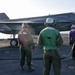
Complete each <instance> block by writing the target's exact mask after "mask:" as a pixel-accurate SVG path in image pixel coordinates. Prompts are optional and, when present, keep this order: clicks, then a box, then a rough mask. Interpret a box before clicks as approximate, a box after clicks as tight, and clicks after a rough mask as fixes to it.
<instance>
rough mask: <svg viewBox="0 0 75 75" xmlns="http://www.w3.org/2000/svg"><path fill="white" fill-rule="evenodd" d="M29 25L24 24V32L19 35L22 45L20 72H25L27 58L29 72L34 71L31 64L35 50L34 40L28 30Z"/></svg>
mask: <svg viewBox="0 0 75 75" xmlns="http://www.w3.org/2000/svg"><path fill="white" fill-rule="evenodd" d="M28 28H29V26H28V24H24V23H23V24H22V30H21V31H20V32H19V33H18V41H19V45H20V70H21V71H23V70H24V65H25V57H26V60H27V66H28V72H31V71H34V67H33V66H32V64H31V59H32V50H31V49H34V48H35V45H34V41H33V38H32V36H31V34H30V32H29V30H28Z"/></svg>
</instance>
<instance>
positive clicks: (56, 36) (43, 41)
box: [38, 18, 63, 75]
mask: <svg viewBox="0 0 75 75" xmlns="http://www.w3.org/2000/svg"><path fill="white" fill-rule="evenodd" d="M45 25H46V26H47V27H46V28H44V29H43V30H41V32H40V34H39V38H38V44H39V45H41V46H42V47H43V50H44V54H43V63H44V69H43V70H44V73H43V75H49V73H50V70H51V64H52V65H53V69H54V74H55V75H61V59H60V56H59V53H58V48H59V46H61V45H62V44H63V39H62V37H61V35H60V33H59V31H58V30H57V29H55V28H53V27H52V26H54V25H55V23H54V19H53V18H47V19H46V22H45Z"/></svg>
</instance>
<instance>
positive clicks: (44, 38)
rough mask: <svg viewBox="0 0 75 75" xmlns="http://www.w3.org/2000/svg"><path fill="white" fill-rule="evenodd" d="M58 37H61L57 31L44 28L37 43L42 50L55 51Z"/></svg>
mask: <svg viewBox="0 0 75 75" xmlns="http://www.w3.org/2000/svg"><path fill="white" fill-rule="evenodd" d="M58 35H59V36H60V37H61V35H60V33H59V31H58V30H57V29H55V28H52V27H46V28H44V29H43V30H42V31H41V32H40V35H39V39H38V43H39V44H40V45H42V46H43V49H44V50H57V49H58V45H57V36H58ZM61 40H62V38H61ZM61 40H60V41H61Z"/></svg>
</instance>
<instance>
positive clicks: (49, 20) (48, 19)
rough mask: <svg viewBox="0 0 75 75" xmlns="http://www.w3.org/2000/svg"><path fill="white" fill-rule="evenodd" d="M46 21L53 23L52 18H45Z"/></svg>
mask: <svg viewBox="0 0 75 75" xmlns="http://www.w3.org/2000/svg"><path fill="white" fill-rule="evenodd" d="M46 23H48V24H52V23H54V19H53V18H47V19H46Z"/></svg>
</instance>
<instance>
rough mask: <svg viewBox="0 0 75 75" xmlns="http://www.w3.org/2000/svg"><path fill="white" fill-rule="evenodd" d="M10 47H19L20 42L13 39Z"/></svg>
mask: <svg viewBox="0 0 75 75" xmlns="http://www.w3.org/2000/svg"><path fill="white" fill-rule="evenodd" d="M10 45H11V46H18V41H17V39H12V40H11V41H10Z"/></svg>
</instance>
